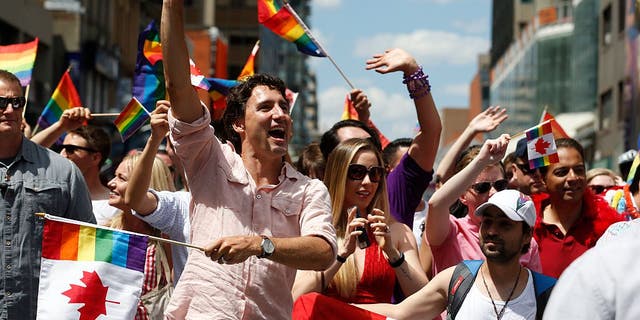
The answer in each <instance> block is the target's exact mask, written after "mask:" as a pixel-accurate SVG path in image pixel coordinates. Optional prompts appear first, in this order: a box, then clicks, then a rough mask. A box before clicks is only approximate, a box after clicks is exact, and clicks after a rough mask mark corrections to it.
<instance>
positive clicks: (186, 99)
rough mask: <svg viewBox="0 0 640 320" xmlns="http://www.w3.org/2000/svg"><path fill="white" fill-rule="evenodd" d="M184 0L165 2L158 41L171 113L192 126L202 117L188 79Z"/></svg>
mask: <svg viewBox="0 0 640 320" xmlns="http://www.w3.org/2000/svg"><path fill="white" fill-rule="evenodd" d="M183 16H184V0H164V2H163V5H162V20H161V23H160V36H161V37H160V39H161V42H162V59H163V64H164V76H165V82H166V85H167V92H168V93H169V96H170V97H171V106H172V107H171V113H172V114H173V115H174V116H175V117H176V119H178V120H180V121H183V122H187V123H191V122H193V121H195V120H196V119H198V118H200V117H202V112H203V108H202V106H201V105H200V100H198V95H197V94H196V91H195V89H193V87H192V86H191V78H190V75H189V54H188V52H187V44H186V42H185V40H184V21H183Z"/></svg>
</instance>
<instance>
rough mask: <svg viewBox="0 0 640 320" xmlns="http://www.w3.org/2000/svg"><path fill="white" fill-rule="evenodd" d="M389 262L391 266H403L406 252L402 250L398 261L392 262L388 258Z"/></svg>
mask: <svg viewBox="0 0 640 320" xmlns="http://www.w3.org/2000/svg"><path fill="white" fill-rule="evenodd" d="M387 262H389V265H390V266H391V268H397V267H399V266H401V265H402V264H403V263H404V252H400V258H398V259H397V260H396V261H394V262H391V261H389V260H387Z"/></svg>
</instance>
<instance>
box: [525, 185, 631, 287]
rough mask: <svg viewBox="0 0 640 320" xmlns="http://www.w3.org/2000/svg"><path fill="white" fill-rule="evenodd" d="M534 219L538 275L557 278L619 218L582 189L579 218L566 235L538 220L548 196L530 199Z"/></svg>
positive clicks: (605, 205)
mask: <svg viewBox="0 0 640 320" xmlns="http://www.w3.org/2000/svg"><path fill="white" fill-rule="evenodd" d="M532 198H533V201H534V203H535V205H536V211H537V213H538V217H537V220H536V226H535V229H534V232H533V236H534V238H535V239H536V241H537V242H538V248H539V250H540V260H541V262H542V272H543V273H544V274H546V275H548V276H551V277H554V278H558V277H560V274H561V273H562V271H564V269H566V268H567V267H568V266H569V264H571V262H573V260H575V259H576V258H578V257H579V256H581V255H582V254H583V253H584V252H585V251H587V250H588V249H589V248H591V247H593V246H594V245H595V244H596V241H598V239H599V238H600V236H602V234H603V233H604V232H605V230H606V229H607V227H609V225H611V224H613V223H615V222H618V221H622V220H623V218H622V216H620V215H619V214H618V213H617V212H616V211H615V210H614V209H612V208H611V207H609V205H608V204H607V202H606V201H604V200H603V199H601V198H599V197H596V196H595V195H593V193H592V192H591V191H590V190H586V191H585V193H584V198H583V200H582V201H583V205H582V213H581V217H580V218H579V219H578V220H577V221H576V223H575V224H574V225H573V226H571V228H569V230H567V234H564V235H563V234H562V231H561V230H560V229H559V228H558V227H557V226H556V225H554V224H547V223H544V222H543V221H542V217H543V210H544V208H545V207H546V206H547V205H549V203H550V200H549V195H548V194H538V195H534V196H532Z"/></svg>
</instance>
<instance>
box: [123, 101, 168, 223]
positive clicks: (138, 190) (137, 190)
mask: <svg viewBox="0 0 640 320" xmlns="http://www.w3.org/2000/svg"><path fill="white" fill-rule="evenodd" d="M169 107H170V105H169V101H166V100H160V101H158V102H157V103H156V109H155V110H153V112H151V136H150V137H149V140H147V144H146V145H145V146H144V150H143V151H142V154H141V155H140V159H139V160H138V163H137V164H136V166H135V168H133V169H132V170H131V177H130V178H129V187H128V188H127V191H126V192H125V196H124V201H125V203H126V204H127V205H128V206H129V207H131V209H133V210H135V211H136V213H137V214H140V215H142V216H146V215H149V214H151V213H152V212H153V211H155V210H156V208H157V206H158V199H156V197H155V196H154V195H153V194H152V193H151V192H149V191H148V189H149V183H150V182H151V171H152V169H153V161H154V160H155V157H156V153H157V152H158V147H160V143H162V139H164V137H165V136H166V134H167V132H169V122H168V121H167V112H168V111H169Z"/></svg>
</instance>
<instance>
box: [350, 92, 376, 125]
mask: <svg viewBox="0 0 640 320" xmlns="http://www.w3.org/2000/svg"><path fill="white" fill-rule="evenodd" d="M349 98H350V99H351V101H352V102H353V107H354V108H355V109H356V111H357V112H358V120H359V121H360V122H362V123H364V124H367V123H369V117H370V116H371V113H370V112H369V108H371V102H370V101H369V98H368V97H367V95H366V94H365V93H364V91H362V90H360V89H353V90H351V92H350V93H349Z"/></svg>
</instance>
